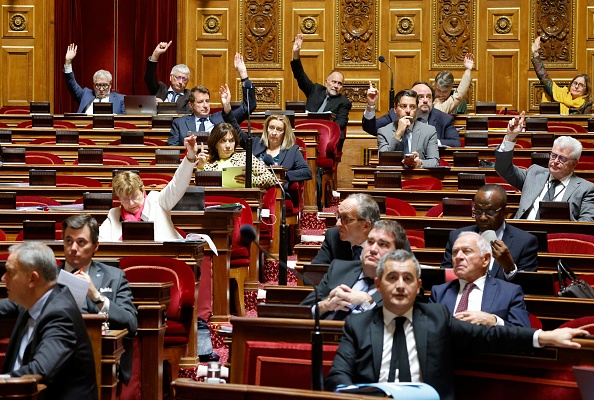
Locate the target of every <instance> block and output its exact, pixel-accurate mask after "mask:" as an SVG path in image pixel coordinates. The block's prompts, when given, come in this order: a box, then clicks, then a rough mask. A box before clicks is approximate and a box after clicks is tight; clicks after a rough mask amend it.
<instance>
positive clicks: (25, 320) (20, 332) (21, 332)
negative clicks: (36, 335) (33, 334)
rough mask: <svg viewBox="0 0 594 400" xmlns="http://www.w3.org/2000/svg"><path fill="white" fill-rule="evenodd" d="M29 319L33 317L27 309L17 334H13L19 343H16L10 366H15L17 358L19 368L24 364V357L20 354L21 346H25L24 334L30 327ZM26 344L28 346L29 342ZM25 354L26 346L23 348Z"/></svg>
mask: <svg viewBox="0 0 594 400" xmlns="http://www.w3.org/2000/svg"><path fill="white" fill-rule="evenodd" d="M29 319H31V316H30V315H29V312H28V311H25V314H23V318H22V319H21V321H20V323H19V326H18V328H17V330H16V331H15V335H14V336H13V339H15V340H16V341H17V343H15V353H14V358H13V359H12V360H11V364H8V365H9V366H10V367H14V364H15V362H17V360H18V362H19V368H20V367H21V366H22V365H23V359H22V358H21V356H20V354H21V347H22V346H23V343H22V342H23V336H25V333H26V332H27V329H28V327H29ZM24 345H25V347H26V345H27V344H26V343H25V344H24ZM24 354H25V348H23V356H24ZM10 367H9V368H10ZM13 370H14V369H13ZM11 371H12V370H11Z"/></svg>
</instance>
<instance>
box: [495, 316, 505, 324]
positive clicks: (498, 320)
mask: <svg viewBox="0 0 594 400" xmlns="http://www.w3.org/2000/svg"><path fill="white" fill-rule="evenodd" d="M493 315H495V314H493ZM495 319H497V322H496V323H495V325H496V326H504V325H505V321H503V320H502V319H501V318H500V317H499V316H498V315H495Z"/></svg>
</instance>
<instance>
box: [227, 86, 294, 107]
mask: <svg viewBox="0 0 594 400" xmlns="http://www.w3.org/2000/svg"><path fill="white" fill-rule="evenodd" d="M253 82H254V90H255V92H256V104H257V106H256V111H264V110H280V109H282V108H283V107H282V106H283V103H284V101H283V100H282V97H283V96H282V83H281V81H274V80H261V79H258V78H255V79H253ZM241 85H242V83H241V82H240V81H239V80H238V81H237V84H236V88H235V89H236V91H237V93H239V96H238V101H243V92H242V90H241Z"/></svg>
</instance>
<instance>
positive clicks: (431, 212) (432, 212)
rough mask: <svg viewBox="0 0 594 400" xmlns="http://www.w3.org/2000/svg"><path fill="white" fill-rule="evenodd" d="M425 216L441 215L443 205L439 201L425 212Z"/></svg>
mask: <svg viewBox="0 0 594 400" xmlns="http://www.w3.org/2000/svg"><path fill="white" fill-rule="evenodd" d="M425 216H426V217H443V205H442V204H441V203H439V204H437V205H435V206H433V207H431V208H430V209H429V210H428V211H427V212H426V213H425Z"/></svg>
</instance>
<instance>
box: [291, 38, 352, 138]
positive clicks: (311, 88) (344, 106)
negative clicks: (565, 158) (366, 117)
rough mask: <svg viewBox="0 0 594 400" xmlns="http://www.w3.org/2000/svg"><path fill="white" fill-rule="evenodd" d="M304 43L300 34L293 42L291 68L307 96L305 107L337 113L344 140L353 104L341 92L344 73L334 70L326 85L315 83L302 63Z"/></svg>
mask: <svg viewBox="0 0 594 400" xmlns="http://www.w3.org/2000/svg"><path fill="white" fill-rule="evenodd" d="M302 45H303V35H302V34H298V35H297V36H296V37H295V42H294V43H293V60H291V70H292V71H293V77H294V78H295V80H296V81H297V85H298V86H299V89H301V91H302V92H303V94H304V95H305V97H306V103H305V109H306V110H307V111H309V112H332V113H334V114H335V115H336V119H335V120H334V122H336V123H337V124H338V126H340V132H341V134H340V139H341V140H344V138H345V132H346V127H347V124H348V122H349V112H350V111H351V107H352V106H353V105H352V104H351V102H350V100H349V99H348V98H347V97H346V96H345V95H344V94H341V93H340V91H341V90H342V86H343V84H344V75H343V74H342V73H340V72H338V71H332V72H330V74H329V75H328V77H327V78H326V85H325V86H324V85H320V84H318V83H313V82H312V81H311V79H309V77H308V76H307V74H306V73H305V70H304V69H303V64H301V59H300V52H301V47H302Z"/></svg>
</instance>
